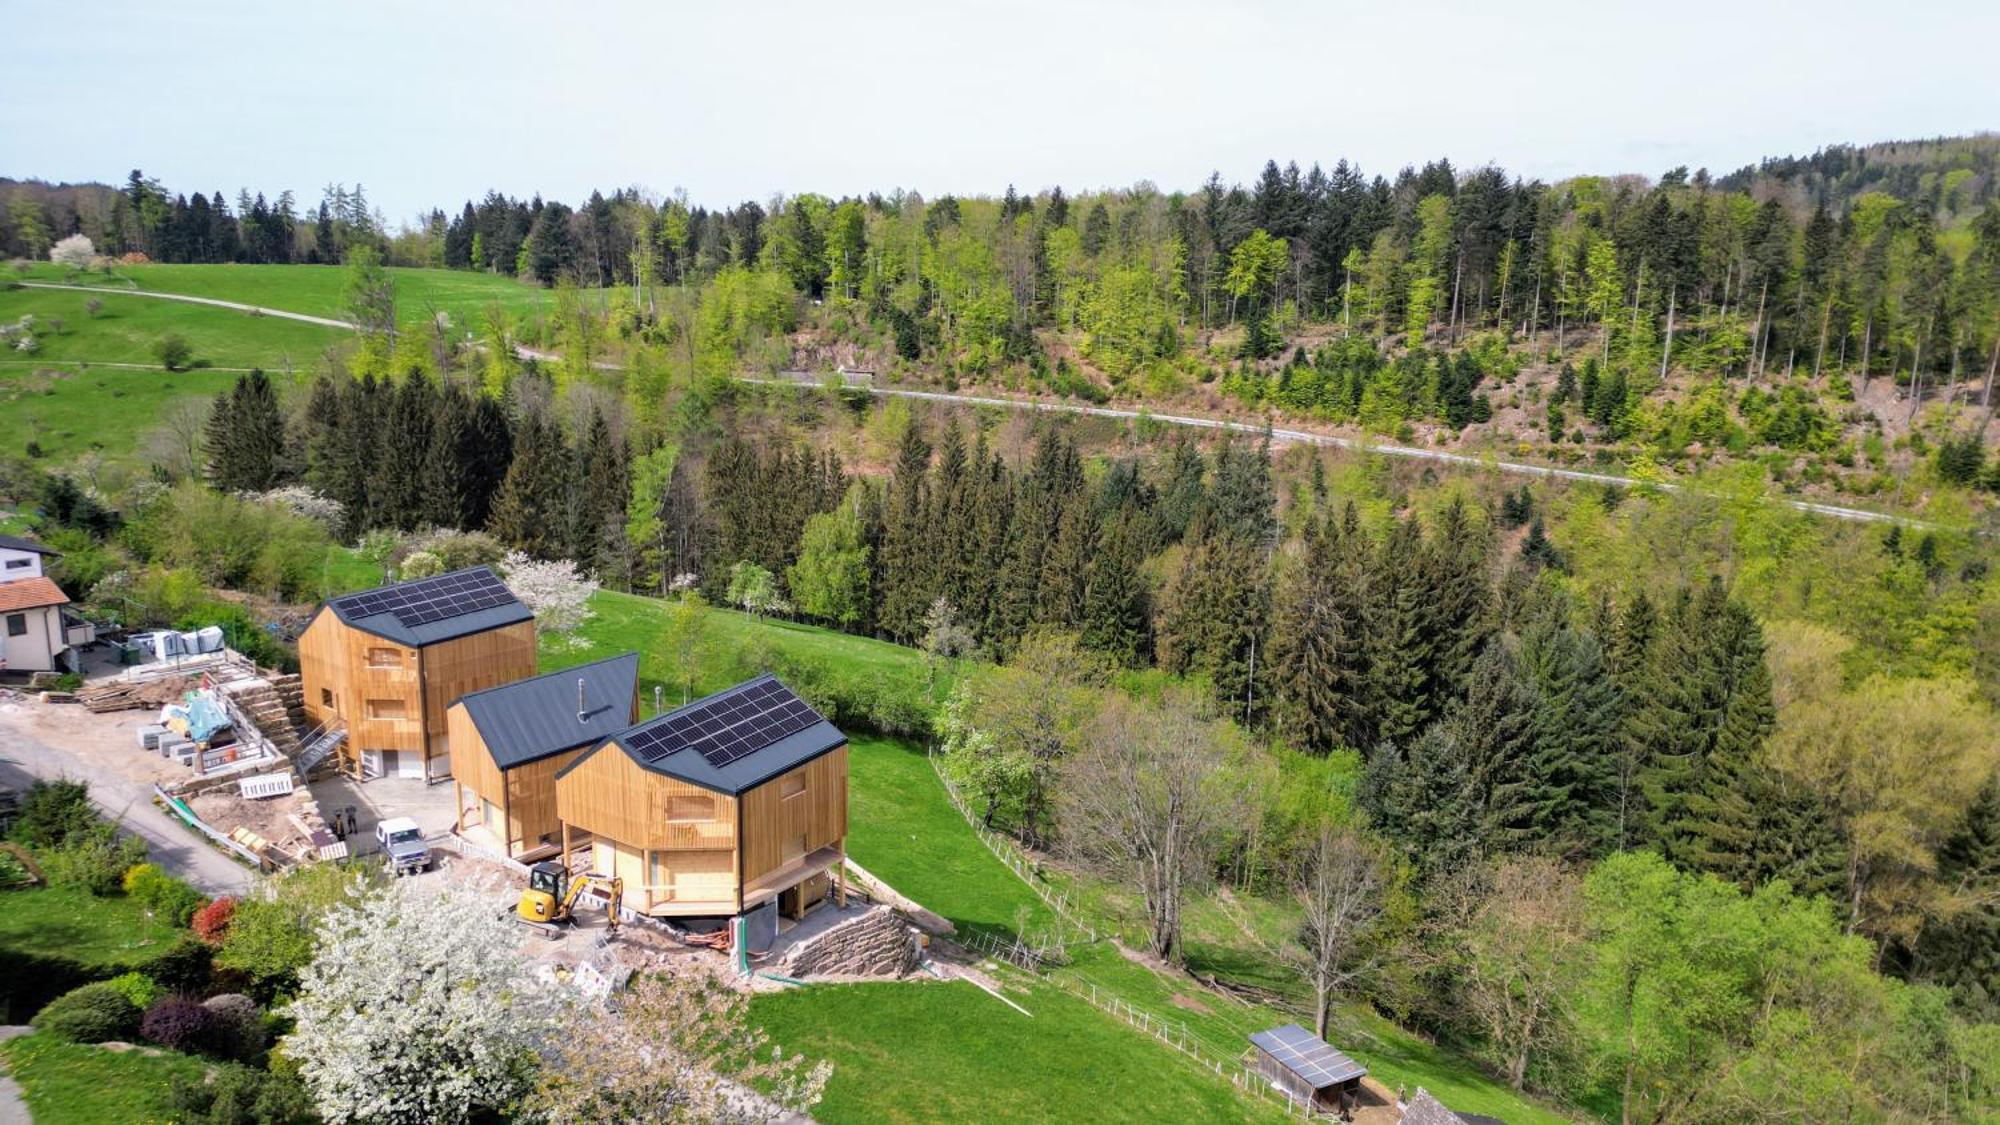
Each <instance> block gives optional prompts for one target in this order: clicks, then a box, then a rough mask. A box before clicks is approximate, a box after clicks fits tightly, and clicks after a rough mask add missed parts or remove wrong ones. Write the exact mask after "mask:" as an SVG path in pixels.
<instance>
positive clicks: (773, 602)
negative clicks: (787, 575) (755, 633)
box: [724, 560, 780, 617]
mask: <svg viewBox="0 0 2000 1125" xmlns="http://www.w3.org/2000/svg"><path fill="white" fill-rule="evenodd" d="M724 596H725V597H727V598H728V599H729V602H730V604H731V605H737V606H741V607H743V609H744V610H745V611H746V612H748V613H749V614H750V615H751V616H752V617H759V616H762V615H763V614H766V613H769V612H771V611H772V610H774V609H777V608H778V607H779V604H780V598H779V597H778V582H777V579H776V578H774V577H773V576H772V574H771V572H770V571H768V570H766V569H764V568H763V567H761V566H758V565H757V564H756V563H753V562H750V561H748V560H745V561H742V562H739V563H737V564H736V565H734V566H732V567H730V568H729V590H728V592H727V593H726V594H725V595H724Z"/></svg>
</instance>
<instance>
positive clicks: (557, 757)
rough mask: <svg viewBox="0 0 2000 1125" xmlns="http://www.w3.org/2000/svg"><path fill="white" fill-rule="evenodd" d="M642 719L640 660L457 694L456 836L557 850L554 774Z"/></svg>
mask: <svg viewBox="0 0 2000 1125" xmlns="http://www.w3.org/2000/svg"><path fill="white" fill-rule="evenodd" d="M638 721H639V654H638V653H636V652H628V653H625V654H624V655H622V656H614V657H611V658H610V659H608V660H599V661H597V662H595V663H592V664H584V665H580V666H578V667H575V668H565V669H563V670H562V671H560V672H550V673H548V674H546V675H542V676H535V677H532V678H530V679H526V680H516V681H514V682H513V683H511V684H503V685H501V686H499V687H494V688H487V689H486V690H484V691H475V692H470V693H468V694H466V695H462V696H460V697H459V698H458V700H457V701H456V702H454V703H453V704H452V705H451V706H450V708H449V709H447V711H446V712H445V729H446V731H447V732H448V735H449V739H448V740H449V742H450V744H451V776H452V779H453V780H452V785H453V788H454V790H455V791H456V793H457V795H458V830H459V833H460V834H461V835H463V834H465V833H466V831H467V828H468V826H470V827H471V828H472V829H473V830H474V837H475V838H477V836H478V834H479V833H480V832H483V833H484V834H485V835H488V836H491V837H492V841H491V842H492V843H493V844H494V845H495V846H497V847H501V848H504V849H505V851H506V853H507V854H508V855H509V856H528V857H531V858H543V857H544V856H545V855H546V854H547V853H549V852H553V851H554V850H555V847H556V845H558V844H559V843H560V841H561V838H562V822H561V821H559V820H557V819H556V771H557V770H560V769H561V768H562V767H564V766H566V765H568V764H570V762H571V761H573V760H575V758H576V756H577V754H579V753H581V752H582V751H583V750H585V749H587V748H589V747H593V746H596V745H598V744H600V743H602V742H603V741H604V740H605V739H607V738H610V737H611V736H612V735H614V734H617V733H618V732H619V731H621V730H624V729H625V728H627V727H629V726H631V725H632V724H633V723H636V722H638Z"/></svg>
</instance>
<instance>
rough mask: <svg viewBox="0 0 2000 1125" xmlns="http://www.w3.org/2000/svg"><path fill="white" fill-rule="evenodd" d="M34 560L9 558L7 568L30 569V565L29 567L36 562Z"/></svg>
mask: <svg viewBox="0 0 2000 1125" xmlns="http://www.w3.org/2000/svg"><path fill="white" fill-rule="evenodd" d="M34 561H35V560H33V559H8V560H7V569H8V570H26V569H28V567H29V566H31V565H32V564H33V563H34Z"/></svg>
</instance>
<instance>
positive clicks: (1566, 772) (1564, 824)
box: [1475, 596, 1623, 856]
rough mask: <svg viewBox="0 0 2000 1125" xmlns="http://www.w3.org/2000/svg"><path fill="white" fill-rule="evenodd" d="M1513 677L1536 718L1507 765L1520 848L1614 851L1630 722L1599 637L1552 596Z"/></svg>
mask: <svg viewBox="0 0 2000 1125" xmlns="http://www.w3.org/2000/svg"><path fill="white" fill-rule="evenodd" d="M1515 674H1516V675H1517V676H1518V677H1519V678H1520V681H1521V684H1522V693H1521V694H1522V697H1523V698H1528V699H1531V700H1532V701H1533V710H1532V715H1533V718H1532V728H1531V732H1530V735H1529V737H1528V739H1527V740H1526V746H1525V747H1524V752H1523V753H1522V754H1521V755H1519V756H1516V757H1514V758H1513V759H1512V760H1511V762H1510V765H1509V767H1508V769H1509V770H1510V772H1511V775H1512V779H1513V780H1514V781H1515V782H1516V785H1515V788H1514V790H1513V792H1512V795H1511V799H1510V801H1509V802H1508V805H1509V807H1508V809H1507V811H1506V814H1505V816H1504V817H1503V818H1502V823H1503V824H1504V825H1505V826H1506V828H1507V829H1508V830H1509V831H1510V833H1511V834H1512V837H1513V839H1514V841H1515V842H1516V843H1524V842H1525V843H1532V844H1534V845H1536V846H1539V847H1543V848H1546V849H1550V850H1554V851H1557V852H1560V853H1562V854H1566V855H1572V856H1594V855H1598V854H1601V853H1603V852H1604V851H1607V850H1609V849H1610V847H1611V846H1612V844H1613V841H1614V839H1615V837H1616V831H1617V826H1616V823H1615V820H1614V815H1615V806H1616V800H1617V792H1618V784H1617V779H1618V760H1619V754H1620V751H1621V750H1622V748H1623V745H1622V737H1621V735H1622V731H1621V725H1622V722H1621V721H1622V718H1623V715H1622V706H1621V697H1620V693H1619V691H1618V686H1617V684H1616V683H1615V682H1613V680H1612V678H1611V676H1610V675H1609V673H1608V672H1607V671H1606V669H1605V667H1604V660H1603V654H1602V650H1601V649H1600V648H1599V646H1598V643H1597V638H1596V637H1595V636H1593V635H1591V634H1590V633H1588V632H1585V631H1583V630H1581V629H1578V628H1576V627H1575V626H1574V625H1573V624H1572V623H1571V622H1570V619H1569V609H1568V606H1567V605H1566V604H1565V603H1564V602H1563V601H1562V600H1561V599H1560V597H1557V596H1548V597H1545V598H1543V599H1542V602H1541V604H1540V605H1538V606H1536V607H1535V608H1534V609H1532V610H1531V611H1530V612H1529V618H1528V621H1527V623H1526V627H1525V628H1523V630H1522V632H1521V636H1520V640H1519V644H1518V647H1517V649H1516V651H1515ZM1476 678H1477V676H1475V679H1476ZM1499 803H1500V802H1499V801H1498V798H1497V796H1496V805H1497V804H1499Z"/></svg>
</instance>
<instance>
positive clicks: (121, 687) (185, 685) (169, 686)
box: [76, 675, 201, 714]
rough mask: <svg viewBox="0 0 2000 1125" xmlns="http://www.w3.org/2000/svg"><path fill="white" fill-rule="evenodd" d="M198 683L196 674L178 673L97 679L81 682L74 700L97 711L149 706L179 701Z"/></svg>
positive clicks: (153, 706)
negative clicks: (86, 682) (151, 676)
mask: <svg viewBox="0 0 2000 1125" xmlns="http://www.w3.org/2000/svg"><path fill="white" fill-rule="evenodd" d="M200 686H201V680H200V679H199V678H198V677H195V676H181V675H174V676H161V677H158V678H155V679H131V680H124V679H119V680H99V681H97V682H96V683H92V684H86V685H84V687H83V688H82V690H80V691H78V692H77V693H76V701H77V702H78V703H81V704H83V706H84V709H85V710H88V711H92V712H96V713H99V714H102V713H103V712H106V711H133V710H140V709H147V710H151V709H156V708H159V707H161V706H164V705H165V704H168V703H179V702H180V700H181V697H182V696H183V695H186V694H187V693H188V692H190V691H193V690H194V689H196V688H198V687H200Z"/></svg>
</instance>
